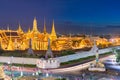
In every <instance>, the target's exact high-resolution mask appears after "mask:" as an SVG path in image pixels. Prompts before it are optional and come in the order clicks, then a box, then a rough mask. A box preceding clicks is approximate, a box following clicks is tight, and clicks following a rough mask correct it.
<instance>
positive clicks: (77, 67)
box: [43, 55, 114, 73]
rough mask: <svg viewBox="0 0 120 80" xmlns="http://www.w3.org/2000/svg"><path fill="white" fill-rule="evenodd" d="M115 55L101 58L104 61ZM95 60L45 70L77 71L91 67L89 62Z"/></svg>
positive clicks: (50, 71) (54, 71)
mask: <svg viewBox="0 0 120 80" xmlns="http://www.w3.org/2000/svg"><path fill="white" fill-rule="evenodd" d="M113 57H114V55H110V56H107V57H104V58H100V61H104V60H106V59H108V58H113ZM93 62H95V60H94V61H90V62H87V63H83V64H80V65H76V66H72V67H67V68H59V69H48V70H44V71H43V72H48V73H70V72H75V71H80V70H83V69H86V68H88V67H89V64H90V63H93Z"/></svg>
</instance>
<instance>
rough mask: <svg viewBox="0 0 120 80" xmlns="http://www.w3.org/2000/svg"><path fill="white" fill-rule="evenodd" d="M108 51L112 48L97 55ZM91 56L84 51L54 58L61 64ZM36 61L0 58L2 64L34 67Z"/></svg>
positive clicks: (33, 59)
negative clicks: (10, 63)
mask: <svg viewBox="0 0 120 80" xmlns="http://www.w3.org/2000/svg"><path fill="white" fill-rule="evenodd" d="M115 48H118V47H115ZM110 51H112V48H106V49H101V50H99V54H104V53H106V52H110ZM93 55H95V54H94V53H93V52H92V51H84V52H76V54H72V55H67V56H62V57H56V58H57V59H58V60H59V61H60V63H61V62H67V61H71V60H75V59H79V58H84V57H88V56H93ZM37 60H39V59H36V58H20V57H13V58H12V57H5V56H0V62H2V63H8V62H12V63H17V64H34V65H36V61H37Z"/></svg>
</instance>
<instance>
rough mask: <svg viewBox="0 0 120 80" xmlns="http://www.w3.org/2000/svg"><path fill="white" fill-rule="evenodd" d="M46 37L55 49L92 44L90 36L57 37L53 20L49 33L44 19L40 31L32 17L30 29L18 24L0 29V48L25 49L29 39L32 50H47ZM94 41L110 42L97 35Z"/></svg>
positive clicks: (75, 47) (78, 47) (99, 42)
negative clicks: (15, 28)
mask: <svg viewBox="0 0 120 80" xmlns="http://www.w3.org/2000/svg"><path fill="white" fill-rule="evenodd" d="M48 38H50V41H51V48H52V50H55V51H60V50H66V49H80V48H84V47H91V46H92V44H93V43H92V42H91V40H90V37H86V38H83V37H71V36H69V37H63V36H61V37H57V34H56V31H55V25H54V21H53V22H52V29H51V33H47V30H46V23H45V21H44V29H43V32H40V31H39V30H38V26H37V20H36V18H34V21H33V28H32V30H31V29H30V28H29V29H28V31H27V32H24V31H23V30H22V27H21V25H20V24H19V25H18V29H17V30H10V29H9V27H8V28H7V30H0V48H1V49H3V50H9V51H12V50H27V49H28V48H29V45H30V43H29V41H30V40H31V48H32V49H33V50H47V46H48ZM96 41H97V44H98V45H99V44H103V43H104V44H106V45H108V44H109V43H110V42H109V41H108V40H107V39H101V38H99V37H98V38H97V40H96Z"/></svg>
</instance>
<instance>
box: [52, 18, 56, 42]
mask: <svg viewBox="0 0 120 80" xmlns="http://www.w3.org/2000/svg"><path fill="white" fill-rule="evenodd" d="M51 38H52V40H53V39H54V40H55V39H56V38H57V36H56V32H55V25H54V20H53V23H52V31H51Z"/></svg>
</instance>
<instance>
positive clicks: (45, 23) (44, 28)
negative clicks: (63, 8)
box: [43, 18, 47, 34]
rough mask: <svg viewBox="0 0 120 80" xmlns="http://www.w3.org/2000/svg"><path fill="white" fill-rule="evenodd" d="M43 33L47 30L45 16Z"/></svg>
mask: <svg viewBox="0 0 120 80" xmlns="http://www.w3.org/2000/svg"><path fill="white" fill-rule="evenodd" d="M43 33H44V34H46V33H47V31H46V22H45V18H44V30H43Z"/></svg>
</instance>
